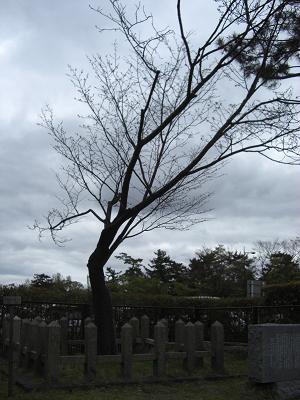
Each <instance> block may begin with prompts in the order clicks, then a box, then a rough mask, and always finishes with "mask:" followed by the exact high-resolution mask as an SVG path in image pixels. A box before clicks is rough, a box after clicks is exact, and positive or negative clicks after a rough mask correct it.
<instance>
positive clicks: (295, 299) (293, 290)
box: [263, 281, 300, 305]
mask: <svg viewBox="0 0 300 400" xmlns="http://www.w3.org/2000/svg"><path fill="white" fill-rule="evenodd" d="M263 291H264V298H265V304H266V305H284V304H300V281H293V282H289V283H285V284H276V285H268V286H265V287H264V289H263Z"/></svg>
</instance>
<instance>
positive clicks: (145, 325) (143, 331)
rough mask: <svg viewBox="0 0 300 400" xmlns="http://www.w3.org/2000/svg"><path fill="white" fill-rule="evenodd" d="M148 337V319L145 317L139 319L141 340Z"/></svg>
mask: <svg viewBox="0 0 300 400" xmlns="http://www.w3.org/2000/svg"><path fill="white" fill-rule="evenodd" d="M149 337H150V319H149V317H148V316H147V315H143V316H142V317H141V338H143V339H146V338H149Z"/></svg>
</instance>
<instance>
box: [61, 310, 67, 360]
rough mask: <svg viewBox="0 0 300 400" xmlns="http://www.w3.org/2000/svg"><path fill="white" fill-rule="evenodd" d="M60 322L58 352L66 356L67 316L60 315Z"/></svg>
mask: <svg viewBox="0 0 300 400" xmlns="http://www.w3.org/2000/svg"><path fill="white" fill-rule="evenodd" d="M59 323H60V334H61V337H60V354H61V355H62V356H66V355H67V354H68V318H67V317H62V318H61V319H60V320H59Z"/></svg>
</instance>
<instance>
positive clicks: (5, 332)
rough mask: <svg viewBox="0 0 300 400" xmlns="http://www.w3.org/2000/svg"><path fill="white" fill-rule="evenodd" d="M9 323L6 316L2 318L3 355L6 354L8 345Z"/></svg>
mask: <svg viewBox="0 0 300 400" xmlns="http://www.w3.org/2000/svg"><path fill="white" fill-rule="evenodd" d="M9 321H10V318H9V316H8V315H5V317H4V318H3V325H2V346H3V353H6V350H7V348H8V347H7V346H8V343H9Z"/></svg>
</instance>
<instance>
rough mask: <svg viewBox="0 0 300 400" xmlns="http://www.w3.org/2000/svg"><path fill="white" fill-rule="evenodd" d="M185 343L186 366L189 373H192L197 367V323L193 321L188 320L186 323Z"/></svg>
mask: <svg viewBox="0 0 300 400" xmlns="http://www.w3.org/2000/svg"><path fill="white" fill-rule="evenodd" d="M184 339H185V343H184V348H185V351H186V359H185V360H184V361H185V362H184V367H185V369H186V370H187V371H188V373H189V374H191V373H192V371H193V369H194V368H195V360H196V357H195V350H196V331H195V325H194V324H193V323H192V322H188V323H187V324H186V325H185V338H184Z"/></svg>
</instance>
